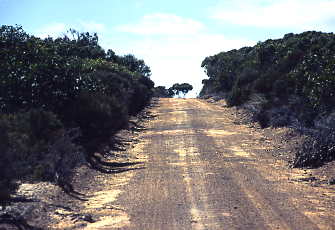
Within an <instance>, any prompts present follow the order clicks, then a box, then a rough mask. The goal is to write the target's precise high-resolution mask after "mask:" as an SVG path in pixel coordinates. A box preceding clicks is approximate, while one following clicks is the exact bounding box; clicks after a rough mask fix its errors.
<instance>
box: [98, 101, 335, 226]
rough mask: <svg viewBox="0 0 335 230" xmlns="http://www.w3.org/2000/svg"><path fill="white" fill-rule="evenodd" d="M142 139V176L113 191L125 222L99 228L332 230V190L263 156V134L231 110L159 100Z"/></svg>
mask: <svg viewBox="0 0 335 230" xmlns="http://www.w3.org/2000/svg"><path fill="white" fill-rule="evenodd" d="M153 113H155V114H156V115H157V117H156V119H155V120H153V121H151V122H150V124H149V128H148V130H147V131H145V132H143V133H142V134H141V141H142V147H141V151H142V152H143V154H145V155H147V157H148V159H147V162H146V163H145V169H141V170H137V171H133V172H131V173H132V175H131V178H130V179H129V180H128V181H127V183H123V184H122V185H121V186H118V191H119V192H118V197H117V198H116V199H115V201H114V202H113V204H114V205H116V206H117V207H120V209H121V210H123V217H124V218H123V221H121V222H118V223H117V225H114V227H113V225H112V224H109V225H101V229H136V230H158V229H220V230H222V229H228V230H230V229H257V230H258V229H285V230H286V229H297V230H309V229H335V214H334V210H333V209H332V208H331V206H332V205H334V202H335V191H334V189H333V190H331V189H329V187H322V186H319V187H312V186H310V184H308V183H301V182H296V180H294V178H296V177H299V176H302V173H303V171H302V170H298V169H288V167H287V166H286V165H285V163H284V162H281V161H279V160H276V159H274V158H273V157H272V156H268V155H266V154H264V152H265V151H264V149H266V148H271V146H268V144H267V142H266V141H265V140H264V138H262V135H261V133H259V132H257V130H255V129H250V128H247V127H246V126H244V125H237V124H234V123H233V119H232V117H233V116H232V115H231V113H230V110H229V109H227V108H222V107H219V106H215V105H211V104H208V103H206V102H204V101H201V100H197V99H161V100H160V102H159V104H158V106H157V107H155V108H154V109H153Z"/></svg>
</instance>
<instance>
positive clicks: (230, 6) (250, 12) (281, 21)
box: [211, 0, 335, 31]
mask: <svg viewBox="0 0 335 230" xmlns="http://www.w3.org/2000/svg"><path fill="white" fill-rule="evenodd" d="M334 9H335V0H318V1H315V0H276V1H274V0H267V1H264V0H253V1H252V0H243V1H242V0H234V1H224V2H223V3H221V4H219V5H217V6H215V7H213V9H212V12H211V13H212V17H213V18H215V19H218V20H221V21H222V22H223V23H232V24H237V25H244V26H255V27H262V28H285V29H294V30H300V31H302V30H323V31H329V30H332V29H333V30H334V29H335V23H334V20H335V14H334V13H335V11H334ZM331 21H333V22H332V23H331Z"/></svg>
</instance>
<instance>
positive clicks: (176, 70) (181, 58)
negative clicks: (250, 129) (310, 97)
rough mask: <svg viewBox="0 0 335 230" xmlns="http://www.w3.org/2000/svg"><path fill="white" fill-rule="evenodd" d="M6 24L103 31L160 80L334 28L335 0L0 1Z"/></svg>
mask: <svg viewBox="0 0 335 230" xmlns="http://www.w3.org/2000/svg"><path fill="white" fill-rule="evenodd" d="M0 12H1V13H0V24H1V25H15V24H18V25H22V26H23V29H24V30H25V31H26V32H28V33H29V34H32V35H35V36H38V37H42V38H44V37H47V36H51V37H58V36H62V34H63V33H65V32H66V31H67V30H69V29H70V28H74V29H76V30H78V31H80V32H92V33H93V32H97V33H98V36H99V43H100V45H101V46H102V47H103V48H104V49H105V50H107V49H112V50H114V51H115V52H116V54H118V55H125V54H134V55H135V56H136V57H137V58H139V59H143V60H144V61H145V63H146V64H147V65H148V66H150V68H151V71H152V76H151V79H152V80H153V81H154V82H155V85H156V86H158V85H163V86H166V87H170V86H172V85H173V84H174V83H183V82H188V83H190V84H192V85H193V86H194V90H193V91H192V92H191V93H189V97H195V96H196V95H197V94H198V93H199V92H200V90H201V87H202V84H201V81H202V79H206V78H207V76H206V74H205V73H204V69H202V68H201V62H202V61H203V60H204V59H205V58H206V57H207V56H212V55H215V54H217V53H219V52H222V51H229V50H231V49H239V48H242V47H244V46H253V45H255V44H256V43H257V42H258V41H265V40H267V39H276V38H281V37H283V36H284V35H285V34H287V33H301V32H304V31H308V30H316V31H323V32H335V0H168V1H166V0H160V1H158V0H95V1H92V0H80V1H79V0H57V1H56V0H0Z"/></svg>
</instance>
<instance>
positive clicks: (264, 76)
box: [200, 32, 335, 112]
mask: <svg viewBox="0 0 335 230" xmlns="http://www.w3.org/2000/svg"><path fill="white" fill-rule="evenodd" d="M334 39H335V35H334V34H332V33H321V32H305V33H302V34H297V35H294V34H288V35H285V36H284V38H283V39H277V40H267V41H265V42H259V43H258V44H257V45H256V46H254V47H244V48H242V49H239V50H231V51H228V52H222V53H219V54H217V55H215V56H211V57H207V58H206V59H205V60H204V61H203V62H202V67H204V68H205V71H206V73H207V75H208V76H209V80H206V81H204V82H203V83H204V87H203V90H202V92H201V93H200V95H204V94H205V93H206V92H211V91H212V92H213V91H214V92H220V93H225V94H226V95H227V97H228V98H229V101H231V103H230V105H238V104H242V103H245V102H247V101H248V100H249V97H248V96H247V95H250V94H255V93H256V94H257V93H261V94H265V95H266V96H267V98H268V99H269V100H270V102H271V101H272V102H273V101H274V100H276V99H278V98H279V99H280V100H281V101H282V103H283V104H285V103H286V102H287V100H288V98H289V97H290V96H292V95H297V96H299V97H303V98H306V99H307V100H306V101H305V102H306V106H307V107H308V106H312V107H313V108H314V109H315V110H317V111H319V112H321V111H328V112H329V111H331V110H332V108H334V105H335V97H334V88H335V68H334V64H335V55H334V53H335V46H334V44H335V43H334Z"/></svg>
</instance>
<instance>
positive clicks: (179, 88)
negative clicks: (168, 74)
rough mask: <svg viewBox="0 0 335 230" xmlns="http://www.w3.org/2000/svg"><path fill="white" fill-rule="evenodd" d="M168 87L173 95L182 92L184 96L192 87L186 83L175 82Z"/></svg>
mask: <svg viewBox="0 0 335 230" xmlns="http://www.w3.org/2000/svg"><path fill="white" fill-rule="evenodd" d="M170 89H171V91H172V92H173V93H174V95H180V93H182V94H183V95H184V97H185V95H186V94H187V93H188V92H189V91H191V90H192V89H193V86H192V85H190V84H188V83H182V84H179V83H175V84H174V85H173V86H172V87H171V88H170Z"/></svg>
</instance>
